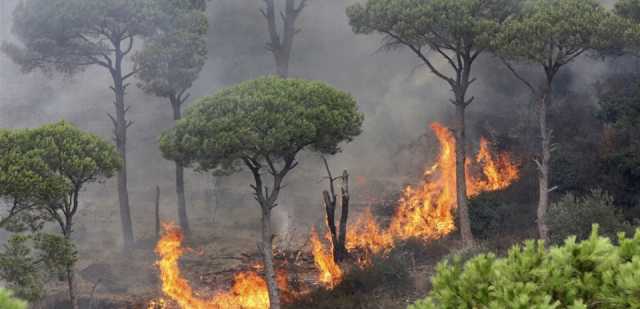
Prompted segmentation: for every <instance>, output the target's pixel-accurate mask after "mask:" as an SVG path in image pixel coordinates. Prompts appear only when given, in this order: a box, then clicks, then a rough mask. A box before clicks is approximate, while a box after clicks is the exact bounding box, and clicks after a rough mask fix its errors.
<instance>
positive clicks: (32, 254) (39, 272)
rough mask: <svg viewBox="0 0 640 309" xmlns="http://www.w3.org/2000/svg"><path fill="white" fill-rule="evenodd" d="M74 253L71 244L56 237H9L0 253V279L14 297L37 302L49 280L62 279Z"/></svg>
mask: <svg viewBox="0 0 640 309" xmlns="http://www.w3.org/2000/svg"><path fill="white" fill-rule="evenodd" d="M75 252H76V251H75V248H74V246H73V244H71V243H70V242H68V241H67V240H65V239H64V238H63V237H61V236H58V235H51V234H45V233H38V234H33V235H20V234H17V235H13V236H12V237H11V238H10V239H9V241H8V242H7V243H6V244H5V245H4V248H3V250H2V251H0V279H1V280H3V281H4V282H5V283H6V285H7V287H8V288H10V289H11V290H13V291H14V292H15V293H16V295H17V296H18V297H20V298H22V299H26V300H29V301H36V300H39V299H41V298H42V297H44V294H45V290H44V285H45V283H46V282H47V281H48V280H49V279H52V278H64V276H65V273H64V270H65V267H66V266H67V265H69V264H73V262H75V260H76V253H75ZM0 309H4V308H3V307H0Z"/></svg>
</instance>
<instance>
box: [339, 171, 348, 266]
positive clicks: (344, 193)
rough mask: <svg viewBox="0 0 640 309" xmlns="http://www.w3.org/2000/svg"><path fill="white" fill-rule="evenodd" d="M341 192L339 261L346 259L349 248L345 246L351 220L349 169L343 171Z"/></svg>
mask: <svg viewBox="0 0 640 309" xmlns="http://www.w3.org/2000/svg"><path fill="white" fill-rule="evenodd" d="M340 194H341V197H342V203H341V204H340V208H341V213H340V230H339V231H340V234H339V236H338V243H337V244H336V247H337V253H338V254H337V255H336V259H337V260H338V262H340V261H342V260H344V259H345V258H346V257H347V249H346V247H345V244H346V241H347V221H348V220H349V199H350V196H349V173H347V170H344V171H343V172H342V187H341V188H340Z"/></svg>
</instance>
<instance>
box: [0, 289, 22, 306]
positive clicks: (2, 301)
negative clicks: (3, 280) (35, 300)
mask: <svg viewBox="0 0 640 309" xmlns="http://www.w3.org/2000/svg"><path fill="white" fill-rule="evenodd" d="M26 308H27V303H25V302H24V301H21V300H19V299H16V298H14V297H13V296H12V295H11V293H10V292H9V291H7V290H5V289H2V288H0V309H26Z"/></svg>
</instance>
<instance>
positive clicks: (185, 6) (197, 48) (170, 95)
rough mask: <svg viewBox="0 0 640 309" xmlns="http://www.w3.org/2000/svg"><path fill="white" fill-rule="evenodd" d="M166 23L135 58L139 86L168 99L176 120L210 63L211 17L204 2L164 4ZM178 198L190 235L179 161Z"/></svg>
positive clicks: (185, 0) (189, 0) (179, 0)
mask: <svg viewBox="0 0 640 309" xmlns="http://www.w3.org/2000/svg"><path fill="white" fill-rule="evenodd" d="M158 2H159V3H160V4H161V12H162V17H163V20H164V22H162V23H160V29H159V31H158V33H157V34H156V35H154V36H152V37H151V38H149V39H148V40H147V41H145V44H144V49H143V50H142V52H140V53H139V54H137V55H136V56H135V58H134V60H135V62H136V63H137V64H138V67H139V68H140V72H138V78H139V79H140V81H141V83H140V84H139V86H140V87H141V88H142V89H143V90H144V91H145V92H146V93H149V94H153V95H155V96H158V97H162V98H166V99H168V100H169V103H170V104H171V108H172V110H173V119H174V120H178V119H180V118H181V117H182V106H183V105H184V103H185V102H186V101H187V100H188V99H189V94H188V90H189V88H191V86H192V84H193V82H194V81H195V80H196V79H197V78H198V75H199V74H200V71H201V70H202V67H203V66H204V63H205V62H206V60H207V42H206V34H207V28H208V23H207V16H206V14H205V12H203V10H204V6H202V4H204V2H202V3H200V2H196V3H194V1H192V0H177V1H176V0H171V1H169V0H162V1H158ZM175 170H176V194H177V202H178V218H179V219H180V228H182V230H183V231H184V232H185V233H186V234H187V235H188V234H189V220H188V217H187V207H186V201H185V194H184V167H183V164H182V163H181V162H179V161H175Z"/></svg>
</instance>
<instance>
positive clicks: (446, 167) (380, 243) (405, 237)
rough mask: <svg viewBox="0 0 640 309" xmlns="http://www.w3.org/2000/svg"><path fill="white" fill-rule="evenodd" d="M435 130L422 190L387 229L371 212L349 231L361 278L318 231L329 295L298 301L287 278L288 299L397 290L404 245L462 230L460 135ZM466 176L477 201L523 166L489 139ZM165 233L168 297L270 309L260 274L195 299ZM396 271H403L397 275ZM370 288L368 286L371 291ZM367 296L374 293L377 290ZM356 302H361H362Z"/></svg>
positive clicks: (283, 283)
mask: <svg viewBox="0 0 640 309" xmlns="http://www.w3.org/2000/svg"><path fill="white" fill-rule="evenodd" d="M431 128H432V129H433V131H434V132H435V134H436V137H437V139H438V142H439V143H440V147H441V148H440V152H439V155H438V158H437V161H436V162H435V163H434V164H433V165H432V166H430V167H429V168H427V169H426V171H425V172H424V177H423V180H422V182H421V183H420V184H419V185H417V186H409V187H407V188H406V189H405V190H404V191H403V193H402V196H401V198H400V200H399V201H398V205H397V207H396V209H395V212H394V214H393V216H392V217H391V220H390V222H389V224H388V226H386V227H383V226H381V225H380V224H379V223H378V222H377V220H376V218H375V217H374V216H373V214H372V211H371V209H368V210H366V211H365V212H364V213H363V214H362V215H361V216H360V217H359V218H357V219H356V220H355V221H354V222H352V224H350V225H349V227H348V231H347V241H346V247H347V250H348V251H349V253H351V254H352V256H355V260H356V261H357V263H356V264H357V266H356V267H353V269H354V270H352V271H349V272H347V271H345V270H344V269H343V268H342V266H341V265H339V264H337V263H335V262H334V257H333V247H332V246H333V244H332V243H331V238H330V237H325V238H326V239H327V241H326V242H327V243H328V245H324V244H323V241H322V240H321V239H320V237H319V236H318V234H317V233H316V231H315V230H314V231H312V233H311V237H310V243H311V251H312V252H311V253H312V255H313V261H314V265H315V269H316V272H317V279H316V280H317V283H319V284H321V285H322V287H323V289H320V290H319V291H317V292H310V291H311V288H310V287H309V286H306V287H303V289H302V290H304V292H303V293H297V294H296V293H292V292H291V289H290V286H289V282H288V276H289V275H288V274H287V273H286V272H283V271H280V272H278V285H279V288H280V290H281V291H285V293H283V294H284V296H285V298H288V300H290V301H291V300H294V301H295V299H300V297H299V296H301V295H306V296H305V297H304V298H305V299H307V302H308V301H313V300H314V299H319V298H321V297H322V293H323V292H322V291H330V290H336V291H337V292H339V291H341V290H344V291H345V293H346V294H345V295H351V294H352V293H353V291H360V290H362V287H368V286H373V288H374V289H375V287H376V285H375V284H373V285H371V284H369V283H381V284H385V283H388V282H393V280H391V279H393V278H390V277H389V276H391V277H394V276H400V275H401V274H403V272H406V266H405V264H403V263H406V261H404V262H400V263H395V262H397V261H396V260H394V259H395V257H394V256H395V255H393V254H392V255H390V252H392V249H394V248H395V247H396V246H398V245H399V244H404V243H407V242H409V243H411V241H416V240H418V241H422V242H423V243H426V242H431V241H434V240H437V239H441V238H443V237H444V236H447V235H449V234H450V233H451V232H453V231H454V230H455V208H456V205H457V204H456V190H455V184H456V172H455V140H454V136H453V134H452V132H451V131H450V130H449V129H447V128H445V127H444V126H442V125H441V124H438V123H434V124H433V125H432V126H431ZM465 170H466V174H465V181H466V184H467V190H468V191H467V192H468V196H469V197H474V196H476V195H478V194H480V193H482V192H490V191H496V190H502V189H504V188H506V187H508V186H510V185H511V184H512V183H513V182H514V181H516V180H517V179H518V177H519V170H518V166H517V164H516V163H514V161H513V160H512V159H511V158H510V156H509V154H507V153H500V154H497V155H496V154H494V153H493V152H492V151H491V149H490V146H489V142H488V141H487V140H486V139H482V140H481V142H480V150H479V152H478V154H477V155H476V156H475V157H474V158H468V159H467V160H466V163H465ZM164 228H165V234H164V236H163V237H162V239H161V240H160V241H159V242H158V244H157V247H156V252H157V254H158V256H159V258H160V259H159V261H158V263H157V265H158V268H159V269H160V278H161V281H162V291H163V292H164V295H165V296H167V297H168V298H169V299H171V300H172V301H175V302H176V303H177V304H178V305H179V306H180V307H181V308H184V309H201V308H210V309H216V308H220V309H222V308H224V309H241V308H242V309H265V308H268V306H269V297H268V292H267V285H266V282H265V281H264V279H263V278H262V276H260V274H259V273H258V272H257V271H240V272H238V273H236V274H235V275H234V283H233V285H232V286H231V288H230V289H228V290H225V291H219V292H217V293H215V294H213V295H212V296H211V297H208V298H207V297H201V296H199V295H197V294H196V293H194V291H193V289H192V288H191V286H190V285H189V283H188V282H187V280H185V279H184V278H183V276H182V274H181V272H180V268H179V265H178V260H179V258H180V257H181V255H182V254H183V251H184V250H183V248H182V234H181V232H180V230H179V229H178V228H177V227H176V226H174V225H171V224H168V225H165V227H164ZM410 240H411V241H410ZM381 258H382V260H380V259H381ZM394 263H395V264H394ZM390 265H402V266H401V267H396V268H394V267H391V266H390ZM387 266H389V267H390V268H389V267H387ZM385 267H386V268H385ZM378 268H380V269H378ZM378 270H380V271H378ZM359 276H360V277H359ZM401 277H402V278H400V279H399V280H401V281H402V280H404V278H405V276H401ZM367 278H368V279H367ZM363 281H366V282H368V283H367V284H363V283H362V282H363ZM399 286H401V285H399V284H395V285H393V287H399ZM349 291H350V292H349ZM362 291H363V293H366V292H367V291H369V290H366V289H365V290H362ZM285 300H287V299H285ZM352 300H353V301H356V302H357V298H353V299H352ZM345 301H347V300H345ZM298 304H300V302H298ZM357 305H358V304H351V305H345V304H342V305H339V304H334V307H326V308H360V307H358V306H359V305H358V306H357ZM154 306H155V307H152V306H150V307H149V308H159V307H158V306H160V308H161V307H162V306H163V305H162V304H160V305H158V304H154ZM336 306H337V307H336ZM354 306H356V307H354ZM305 308H325V307H310V305H308V304H307V305H305ZM362 308H366V307H362Z"/></svg>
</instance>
